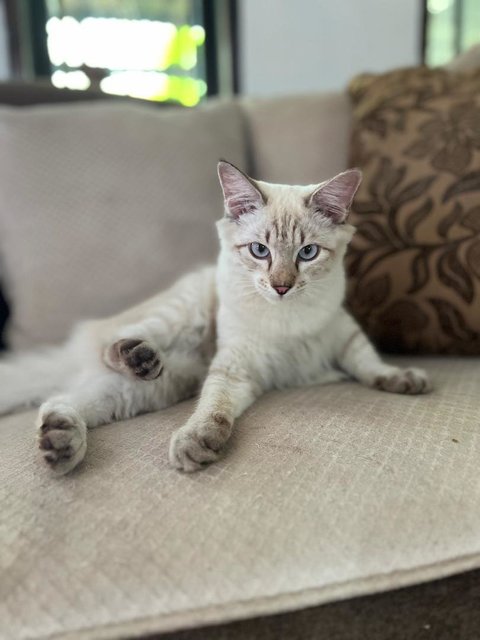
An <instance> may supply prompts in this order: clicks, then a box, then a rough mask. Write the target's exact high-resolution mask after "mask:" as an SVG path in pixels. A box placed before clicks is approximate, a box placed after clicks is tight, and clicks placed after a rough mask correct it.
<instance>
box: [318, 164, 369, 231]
mask: <svg viewBox="0 0 480 640" xmlns="http://www.w3.org/2000/svg"><path fill="white" fill-rule="evenodd" d="M361 181H362V172H361V171H360V169H349V170H348V171H344V172H343V173H339V174H338V176H335V177H334V178H332V179H331V180H328V181H327V182H324V183H323V184H322V185H321V186H320V187H318V189H316V190H315V191H314V192H313V193H312V195H311V196H310V199H309V202H308V205H309V207H310V208H312V209H313V210H314V211H317V212H318V213H320V214H321V215H322V217H324V218H327V219H329V220H331V221H332V222H333V223H334V224H342V223H343V222H345V220H346V218H347V215H348V212H349V210H350V206H351V204H352V200H353V197H354V195H355V193H356V191H357V189H358V187H359V186H360V182H361Z"/></svg>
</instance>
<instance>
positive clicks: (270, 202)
mask: <svg viewBox="0 0 480 640" xmlns="http://www.w3.org/2000/svg"><path fill="white" fill-rule="evenodd" d="M218 175H219V179H220V183H221V185H222V189H223V194H224V201H225V217H224V219H223V220H221V221H220V222H219V223H218V228H219V233H220V238H221V241H222V245H223V247H224V248H226V249H227V250H228V255H229V258H230V260H231V261H233V263H234V264H235V265H236V267H237V269H236V272H237V273H240V275H241V280H242V285H243V287H242V291H240V292H239V294H242V293H243V294H245V293H246V292H248V290H249V289H250V290H251V289H254V290H255V291H256V292H258V293H259V294H260V295H261V296H263V297H264V298H266V299H267V300H268V301H270V302H273V303H275V302H282V303H285V302H286V301H287V300H290V299H292V298H294V297H297V296H298V295H308V293H314V292H315V291H318V288H319V286H315V285H319V284H320V283H321V282H322V281H324V280H325V277H326V275H327V274H328V273H330V272H331V270H332V269H333V268H334V267H335V266H336V265H339V264H341V263H342V261H343V256H344V254H345V249H346V247H347V244H348V242H349V240H350V239H351V237H352V235H353V227H351V226H350V225H348V224H346V223H345V220H346V218H347V214H348V210H349V208H350V205H351V202H352V199H353V196H354V195H355V192H356V190H357V189H358V186H359V184H360V181H361V173H360V171H359V170H357V169H351V170H350V171H346V172H344V173H341V174H339V175H338V176H335V177H334V178H332V179H331V180H328V181H326V182H324V183H321V184H319V185H310V186H289V185H275V184H270V183H266V182H259V181H254V180H252V179H251V178H249V177H248V176H246V175H245V174H243V173H242V172H241V171H239V170H238V169H237V168H236V167H234V166H233V165H231V164H230V163H228V162H224V161H222V162H220V163H219V165H218Z"/></svg>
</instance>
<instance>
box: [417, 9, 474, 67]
mask: <svg viewBox="0 0 480 640" xmlns="http://www.w3.org/2000/svg"><path fill="white" fill-rule="evenodd" d="M477 43H480V1H479V0H425V62H426V64H428V65H430V66H437V65H443V64H446V63H448V62H449V61H450V60H451V59H452V58H454V57H455V56H456V55H457V54H458V53H461V52H462V51H465V50H466V49H469V48H470V47H471V46H472V45H474V44H477Z"/></svg>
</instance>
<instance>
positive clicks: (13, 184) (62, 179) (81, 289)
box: [0, 101, 246, 349]
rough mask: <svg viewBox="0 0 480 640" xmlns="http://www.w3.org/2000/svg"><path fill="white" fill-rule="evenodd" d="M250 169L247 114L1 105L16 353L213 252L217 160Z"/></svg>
mask: <svg viewBox="0 0 480 640" xmlns="http://www.w3.org/2000/svg"><path fill="white" fill-rule="evenodd" d="M222 156H223V157H226V158H228V159H229V160H231V161H232V162H234V163H237V164H238V165H239V166H242V167H245V166H246V151H245V132H244V121H243V117H242V114H241V110H240V107H239V106H238V105H236V104H234V103H231V102H225V103H222V102H215V101H213V102H211V103H209V104H207V105H205V106H203V107H201V108H199V109H196V110H194V111H191V110H187V109H185V110H183V109H182V110H180V109H165V110H159V109H156V108H153V107H147V106H144V105H141V106H140V105H132V104H127V103H126V104H123V103H115V104H112V103H111V102H106V103H95V104H93V103H85V104H75V105H72V104H70V105H67V106H65V105H47V106H37V107H25V108H23V109H15V108H9V107H1V108H0V201H1V203H2V206H1V208H0V270H1V272H0V275H1V279H2V282H3V286H4V292H5V296H6V297H7V299H8V301H9V303H10V306H11V311H12V315H11V318H10V322H9V334H8V338H9V342H10V345H11V346H12V347H14V348H17V349H20V348H27V347H31V346H33V345H36V344H39V343H47V342H58V341H60V340H62V339H63V338H64V337H65V336H66V334H67V333H68V331H69V330H70V328H71V325H72V324H73V323H74V322H76V321H78V320H79V319H82V318H89V317H97V316H103V315H108V314H110V313H116V312H118V311H121V310H123V309H124V308H126V307H128V306H130V305H132V304H134V303H137V302H139V301H141V300H143V299H144V298H146V297H147V296H149V295H152V294H154V293H157V292H158V291H159V290H161V289H162V288H164V287H165V286H166V285H167V284H169V283H171V282H172V281H173V280H175V279H176V278H177V277H178V276H179V275H180V274H181V273H183V272H184V271H186V270H188V269H190V268H192V267H193V266H194V265H197V264H200V263H206V262H213V261H215V259H216V255H217V238H216V233H215V227H214V222H215V220H217V219H218V218H219V217H220V216H221V215H222V210H223V205H222V198H221V191H220V187H219V185H218V180H217V175H216V163H217V161H218V159H219V158H220V157H222Z"/></svg>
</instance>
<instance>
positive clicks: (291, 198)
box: [256, 181, 318, 217]
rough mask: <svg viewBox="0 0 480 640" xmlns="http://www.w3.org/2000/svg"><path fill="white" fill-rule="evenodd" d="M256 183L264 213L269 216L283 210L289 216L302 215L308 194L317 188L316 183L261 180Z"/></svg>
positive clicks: (278, 213)
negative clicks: (262, 200)
mask: <svg viewBox="0 0 480 640" xmlns="http://www.w3.org/2000/svg"><path fill="white" fill-rule="evenodd" d="M256 185H257V186H258V188H259V190H260V192H261V193H262V195H263V198H264V200H265V203H266V213H267V214H269V215H270V216H275V215H280V214H282V213H285V212H288V213H289V214H290V215H291V216H299V217H301V216H303V215H304V214H305V213H306V209H307V203H308V200H309V198H310V196H311V195H312V193H313V192H314V191H315V189H317V188H318V185H303V186H293V185H286V184H272V183H270V182H261V181H257V182H256Z"/></svg>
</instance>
